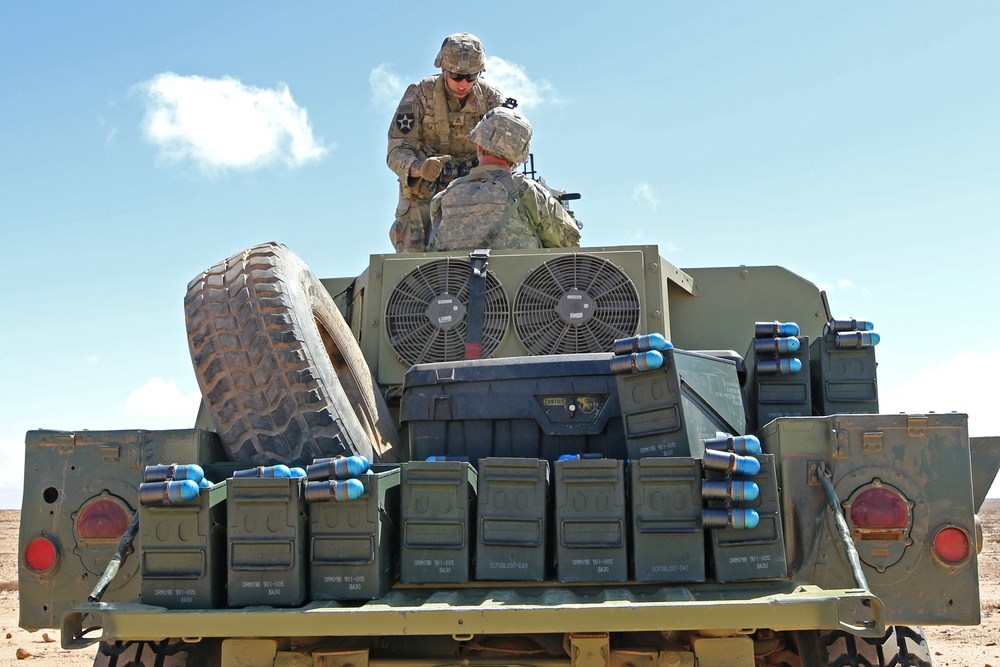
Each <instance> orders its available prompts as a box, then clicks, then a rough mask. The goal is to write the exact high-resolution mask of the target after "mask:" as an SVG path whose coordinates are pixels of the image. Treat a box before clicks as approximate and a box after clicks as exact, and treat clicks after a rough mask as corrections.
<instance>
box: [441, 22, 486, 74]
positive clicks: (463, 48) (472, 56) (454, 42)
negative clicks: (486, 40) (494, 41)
mask: <svg viewBox="0 0 1000 667" xmlns="http://www.w3.org/2000/svg"><path fill="white" fill-rule="evenodd" d="M434 66H435V67H440V68H441V69H445V70H448V71H449V72H455V73H456V74H478V73H479V72H482V71H483V70H484V69H486V52H485V51H483V43H482V42H480V41H479V38H478V37H476V36H475V35H470V34H469V33H467V32H456V33H455V34H454V35H448V36H447V37H445V38H444V42H442V43H441V50H440V51H438V54H437V58H435V59H434Z"/></svg>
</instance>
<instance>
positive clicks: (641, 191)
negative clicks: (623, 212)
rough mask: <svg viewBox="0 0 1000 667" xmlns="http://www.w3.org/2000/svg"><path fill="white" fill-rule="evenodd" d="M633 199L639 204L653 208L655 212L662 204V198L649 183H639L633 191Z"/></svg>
mask: <svg viewBox="0 0 1000 667" xmlns="http://www.w3.org/2000/svg"><path fill="white" fill-rule="evenodd" d="M632 199H634V200H635V201H636V202H638V203H639V204H643V205H647V206H651V207H652V208H653V210H654V211H655V210H656V207H657V206H658V205H659V204H660V198H659V197H657V196H656V192H654V191H653V186H651V185H650V184H649V183H639V184H638V185H637V186H635V188H633V189H632Z"/></svg>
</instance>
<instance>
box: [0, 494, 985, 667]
mask: <svg viewBox="0 0 1000 667" xmlns="http://www.w3.org/2000/svg"><path fill="white" fill-rule="evenodd" d="M19 517H20V513H19V512H17V511H15V510H0V665H25V667H28V666H29V665H34V666H35V667H56V666H57V665H58V666H60V667H75V666H77V665H81V666H83V665H85V666H87V667H91V665H92V663H93V656H94V650H93V649H87V650H83V651H64V650H63V649H62V648H60V646H59V631H58V630H48V631H39V632H25V631H24V630H22V629H20V628H19V627H17V531H18V521H19ZM980 518H981V519H982V522H983V532H984V535H985V546H984V547H983V553H982V554H981V555H980V558H979V569H980V584H979V591H980V597H981V601H982V609H983V622H982V623H981V624H980V625H978V626H975V627H964V626H963V627H934V628H926V632H927V641H928V645H929V646H930V650H931V655H932V657H933V660H934V664H935V665H936V666H937V667H984V666H988V667H1000V500H987V501H986V505H985V506H984V508H983V511H982V512H981V513H980ZM22 656H23V657H22Z"/></svg>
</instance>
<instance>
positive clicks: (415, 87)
mask: <svg viewBox="0 0 1000 667" xmlns="http://www.w3.org/2000/svg"><path fill="white" fill-rule="evenodd" d="M445 88H446V86H445V81H444V78H443V75H441V74H437V75H434V76H429V77H426V78H424V79H421V80H420V81H419V82H417V83H414V84H411V85H410V87H409V88H407V89H406V92H405V93H404V94H403V98H402V99H401V100H400V101H399V106H397V107H396V114H395V116H393V119H392V124H391V125H390V126H389V147H388V152H387V155H386V163H387V164H388V165H389V168H390V169H392V171H393V172H395V173H396V176H398V177H399V182H400V185H401V186H402V187H403V189H404V191H405V190H407V188H408V180H409V171H410V165H412V164H413V163H414V162H415V161H417V160H423V159H426V158H428V157H432V156H435V155H451V156H452V159H453V160H454V161H455V162H456V163H457V165H456V167H457V168H460V169H461V171H462V172H463V173H466V172H467V171H468V169H470V168H471V167H472V166H473V165H474V163H475V158H476V144H475V143H474V142H473V141H472V139H470V138H469V133H470V132H472V128H474V127H475V126H476V123H478V122H479V120H480V119H481V118H482V117H483V114H485V113H486V112H487V111H489V110H490V109H492V108H494V107H498V106H500V105H501V104H502V103H503V102H504V99H505V98H504V96H503V95H502V94H501V93H500V91H499V90H497V89H496V88H494V87H493V86H490V85H489V84H487V83H485V82H484V81H482V80H480V81H478V82H476V85H474V86H473V87H472V90H470V91H469V94H468V96H466V98H465V100H464V102H459V100H458V99H456V98H455V97H452V96H451V95H448V93H447V92H446V90H445ZM455 172H457V169H455V170H453V171H450V172H449V171H448V169H447V168H446V173H443V174H442V178H440V179H439V182H440V184H441V186H442V187H443V185H445V184H447V183H448V182H449V181H450V180H451V179H453V178H456V177H457V176H458V175H459V174H458V173H455ZM418 180H419V179H418ZM415 185H417V186H419V185H420V184H419V183H417V184H415ZM436 191H437V190H436V189H435V190H434V191H433V192H429V193H420V192H413V193H408V192H404V194H406V195H407V196H415V197H418V198H429V197H430V196H431V195H433V194H434V192H436Z"/></svg>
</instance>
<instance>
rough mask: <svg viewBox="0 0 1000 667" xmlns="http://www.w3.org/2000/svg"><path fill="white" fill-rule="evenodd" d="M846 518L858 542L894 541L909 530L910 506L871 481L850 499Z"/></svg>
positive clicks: (898, 496)
mask: <svg viewBox="0 0 1000 667" xmlns="http://www.w3.org/2000/svg"><path fill="white" fill-rule="evenodd" d="M848 517H849V518H850V521H851V526H852V528H853V529H854V536H855V537H857V538H858V539H862V540H895V539H899V538H900V537H902V536H903V535H904V534H906V532H907V529H908V528H909V525H910V504H909V503H908V502H907V501H906V499H904V498H903V496H902V495H900V493H899V492H898V491H896V490H895V489H892V488H890V487H886V486H882V485H881V483H880V482H879V481H878V480H875V481H874V482H873V483H872V485H871V486H869V487H867V488H865V489H864V490H862V491H860V492H859V493H857V494H855V495H854V497H853V498H851V500H850V512H849V514H848Z"/></svg>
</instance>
